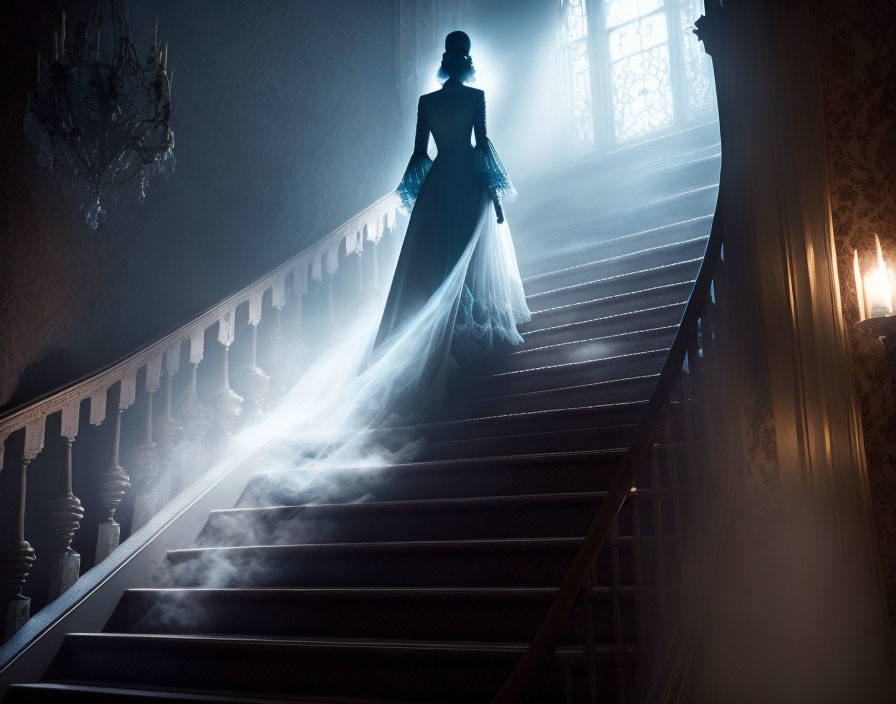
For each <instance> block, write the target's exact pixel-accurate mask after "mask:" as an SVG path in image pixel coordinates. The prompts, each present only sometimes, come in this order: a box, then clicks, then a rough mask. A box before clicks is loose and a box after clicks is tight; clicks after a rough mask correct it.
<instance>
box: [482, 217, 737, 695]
mask: <svg viewBox="0 0 896 704" xmlns="http://www.w3.org/2000/svg"><path fill="white" fill-rule="evenodd" d="M722 237H723V230H722V220H721V214H720V213H719V212H718V209H717V210H716V214H715V216H714V217H713V223H712V229H711V230H710V235H709V240H708V241H707V244H706V251H705V252H704V255H703V262H702V263H701V264H700V271H699V273H698V274H697V278H696V279H695V281H694V285H693V286H692V287H691V294H690V296H689V297H688V302H687V305H686V306H685V310H684V312H683V313H682V316H681V322H680V323H679V326H678V331H677V332H676V334H675V340H674V341H673V342H672V346H671V347H670V348H669V352H668V354H667V355H666V361H665V362H664V364H663V369H662V372H661V373H660V378H659V381H658V382H657V385H656V387H655V388H654V390H653V393H652V394H651V396H650V401H649V402H648V404H647V408H646V409H645V410H644V414H643V416H642V417H641V421H640V423H639V424H638V428H637V430H636V431H635V436H634V439H633V440H632V443H631V445H630V446H629V449H628V450H627V451H626V454H625V456H624V457H623V459H622V462H621V463H620V466H619V470H618V471H617V472H616V476H615V477H614V478H613V482H612V483H611V485H610V488H609V490H608V491H607V494H606V497H605V498H604V500H603V501H602V502H601V505H600V509H599V510H598V512H597V515H596V516H595V517H594V520H593V521H592V523H591V525H590V526H589V528H588V531H587V532H586V534H585V537H584V539H583V540H582V544H581V546H580V547H579V550H578V552H577V553H576V555H575V557H574V558H573V561H572V564H571V565H570V567H569V570H568V571H567V573H566V575H565V576H564V578H563V581H562V582H561V583H560V587H559V589H558V591H557V594H556V596H555V597H554V600H553V601H552V602H551V606H550V609H549V610H548V613H547V615H546V616H545V618H544V621H543V622H542V624H541V626H540V627H539V629H538V632H537V633H536V635H535V638H533V640H532V642H531V643H530V644H529V647H528V648H527V649H526V652H525V653H524V654H523V656H522V657H521V658H520V660H519V662H518V663H517V665H516V667H515V668H514V670H513V672H512V673H511V675H510V677H509V678H508V679H507V681H506V682H505V683H504V686H503V687H502V688H501V691H500V692H498V694H497V696H496V697H495V698H494V700H493V704H512V703H513V702H516V701H517V700H518V699H519V697H520V696H521V695H522V693H523V691H524V689H525V687H526V686H527V684H528V683H529V681H530V680H531V679H532V677H533V676H534V674H535V672H536V670H537V668H538V666H539V664H540V663H541V661H542V659H543V658H544V657H545V656H546V655H547V654H548V651H549V650H550V649H551V647H552V646H553V644H554V643H555V642H556V640H557V637H558V636H559V635H560V631H561V629H562V628H563V625H564V624H565V622H566V619H567V618H568V617H569V614H570V612H571V611H572V607H573V604H574V602H575V599H576V597H577V595H578V594H579V591H580V590H581V588H582V586H583V585H584V583H585V579H586V577H587V575H588V572H589V570H590V569H591V565H592V564H594V561H595V560H596V559H597V556H598V553H599V552H600V550H601V548H602V547H603V544H604V541H605V540H606V538H607V536H608V535H609V532H610V529H611V526H612V524H613V521H614V520H615V519H616V517H617V515H618V514H619V512H620V510H621V509H622V506H623V504H624V503H625V500H626V498H627V497H628V496H629V495H630V493H631V491H632V488H633V487H634V486H635V479H636V477H637V473H638V469H639V468H640V467H641V465H642V463H643V462H644V461H645V459H646V458H647V456H648V453H649V452H650V451H651V448H652V446H653V438H654V436H655V435H656V433H657V430H658V427H659V423H660V420H661V418H662V416H663V412H664V411H665V410H666V407H667V406H668V404H669V400H670V398H671V395H672V392H673V391H674V389H675V385H676V383H677V381H678V377H679V374H680V372H681V370H682V368H683V366H684V361H685V357H686V356H687V352H688V343H689V341H690V340H691V339H692V338H691V336H692V333H693V332H694V331H695V330H696V328H697V321H698V320H699V319H700V317H701V314H702V313H703V307H704V304H705V303H706V301H707V299H708V297H709V294H710V291H711V289H712V281H713V276H714V274H715V267H716V263H717V261H718V259H719V258H720V256H721V253H722Z"/></svg>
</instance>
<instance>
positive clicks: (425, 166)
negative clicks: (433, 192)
mask: <svg viewBox="0 0 896 704" xmlns="http://www.w3.org/2000/svg"><path fill="white" fill-rule="evenodd" d="M428 149H429V120H427V118H426V109H425V107H424V105H423V99H422V96H421V99H420V101H419V102H418V103H417V133H416V135H415V137H414V153H413V154H412V155H411V159H410V161H409V162H408V166H407V168H406V169H405V170H404V176H403V177H402V179H401V183H399V184H398V188H396V189H395V190H396V192H397V193H398V195H399V197H400V198H401V205H402V208H403V209H404V210H405V211H407V212H411V210H412V209H413V207H414V202H415V201H416V200H417V194H418V193H420V188H421V187H422V186H423V181H424V180H426V175H427V174H428V173H429V169H430V167H431V166H432V159H430V158H429V154H427V150H428Z"/></svg>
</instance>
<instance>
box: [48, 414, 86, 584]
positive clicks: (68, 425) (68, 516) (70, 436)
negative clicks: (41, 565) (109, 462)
mask: <svg viewBox="0 0 896 704" xmlns="http://www.w3.org/2000/svg"><path fill="white" fill-rule="evenodd" d="M80 407H81V404H80V402H79V401H74V402H72V403H71V404H69V405H68V406H65V407H64V408H63V409H62V428H61V432H60V434H61V436H62V437H63V438H65V467H64V469H63V475H62V493H61V494H60V495H59V496H58V497H57V498H55V499H53V500H51V502H50V507H49V509H50V514H49V515H50V526H51V527H52V529H53V541H54V543H55V545H54V546H53V554H52V555H51V556H50V584H49V588H48V590H47V601H52V600H53V599H55V598H56V597H58V596H59V595H60V594H62V593H63V592H65V591H66V590H67V589H68V588H69V587H70V586H72V585H73V584H74V583H75V581H77V579H78V575H79V574H80V572H81V556H80V555H79V554H78V553H77V552H75V551H74V550H72V540H73V539H74V537H75V532H76V531H77V530H78V528H80V527H81V521H82V520H83V518H84V509H83V507H82V506H81V501H80V500H79V499H78V497H77V496H75V494H74V492H73V491H72V445H74V442H75V437H76V436H77V435H78V421H79V415H80Z"/></svg>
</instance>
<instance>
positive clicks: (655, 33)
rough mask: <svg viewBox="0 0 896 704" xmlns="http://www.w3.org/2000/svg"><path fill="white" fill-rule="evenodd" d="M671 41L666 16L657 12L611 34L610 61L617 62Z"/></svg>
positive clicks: (623, 26)
mask: <svg viewBox="0 0 896 704" xmlns="http://www.w3.org/2000/svg"><path fill="white" fill-rule="evenodd" d="M668 40H669V36H668V34H667V33H666V15H665V14H663V13H662V12H655V13H654V14H652V15H649V16H648V17H644V18H642V19H640V20H637V21H635V22H629V23H628V24H625V25H622V26H621V27H618V28H617V29H614V30H612V31H611V32H610V61H611V62H615V61H618V60H619V59H623V58H625V57H626V56H631V55H632V54H637V53H638V52H639V51H644V50H645V49H650V48H651V47H654V46H657V45H658V44H665V43H666V42H667V41H668Z"/></svg>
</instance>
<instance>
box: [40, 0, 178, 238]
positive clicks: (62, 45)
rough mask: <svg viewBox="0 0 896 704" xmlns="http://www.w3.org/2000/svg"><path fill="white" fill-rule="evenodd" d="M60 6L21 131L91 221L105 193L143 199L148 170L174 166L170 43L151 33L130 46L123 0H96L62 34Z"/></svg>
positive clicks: (97, 220)
mask: <svg viewBox="0 0 896 704" xmlns="http://www.w3.org/2000/svg"><path fill="white" fill-rule="evenodd" d="M67 29H68V28H67V26H66V18H65V12H63V13H62V23H61V24H60V25H59V28H58V30H54V31H53V47H52V53H51V56H50V58H49V59H48V61H46V65H42V57H41V54H40V52H38V55H37V86H36V88H35V90H34V92H33V93H34V94H33V96H32V94H31V93H29V95H28V106H27V108H26V110H25V133H26V134H27V136H28V139H29V140H30V141H31V142H32V143H33V144H34V145H35V146H36V147H37V148H38V155H37V163H38V164H39V165H40V166H41V167H45V168H47V169H49V170H50V171H51V172H52V173H53V175H54V177H55V178H56V180H57V181H58V182H59V183H60V184H61V185H62V188H63V190H64V191H65V192H66V193H70V194H73V195H74V197H75V198H76V199H77V200H78V201H79V203H80V207H81V209H82V210H86V215H85V217H86V221H87V225H88V226H89V227H91V228H92V229H94V230H95V229H97V228H98V227H99V226H100V225H101V224H102V223H103V222H104V221H105V218H106V211H105V209H104V207H103V205H104V204H106V205H107V204H108V200H109V199H110V198H111V200H112V201H123V202H128V201H129V200H130V199H132V198H136V200H137V201H138V202H140V203H142V202H143V200H144V198H145V197H146V188H147V185H148V183H149V178H150V176H152V175H153V174H160V175H164V176H167V175H169V174H171V173H172V172H173V171H174V166H175V160H174V154H173V150H174V131H173V130H172V129H171V124H170V120H171V83H172V80H173V78H174V72H173V71H172V73H171V75H170V76H169V74H168V45H167V43H165V44H164V45H162V44H161V43H160V41H159V38H158V21H156V32H155V38H154V40H153V44H152V46H151V47H150V49H149V51H148V52H147V54H146V56H145V57H144V58H143V59H141V58H140V57H139V56H138V55H137V50H136V49H135V47H134V42H133V41H132V40H131V33H130V27H129V25H128V21H127V17H126V16H125V12H124V1H123V0H95V2H94V5H93V9H92V10H91V13H90V19H89V20H88V21H87V23H86V24H85V23H84V22H83V21H82V22H79V23H78V26H77V27H76V28H75V30H74V32H73V33H72V34H73V37H71V38H68V37H67Z"/></svg>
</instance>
